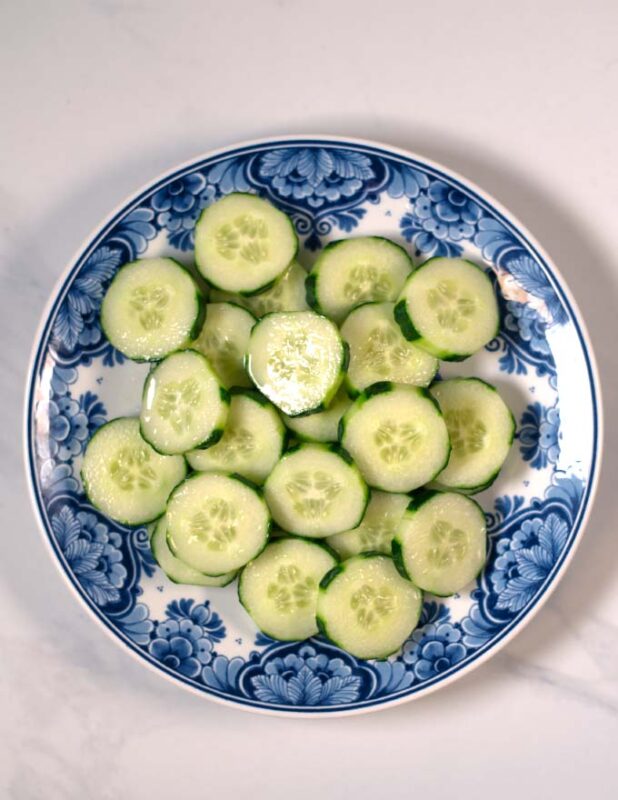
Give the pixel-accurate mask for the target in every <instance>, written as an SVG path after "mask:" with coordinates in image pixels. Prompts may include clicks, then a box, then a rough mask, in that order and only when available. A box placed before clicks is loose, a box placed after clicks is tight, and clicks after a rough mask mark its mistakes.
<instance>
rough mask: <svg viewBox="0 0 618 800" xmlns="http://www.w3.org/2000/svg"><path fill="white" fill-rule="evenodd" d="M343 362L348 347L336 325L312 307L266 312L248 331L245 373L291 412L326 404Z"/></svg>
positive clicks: (279, 404) (342, 367) (291, 413)
mask: <svg viewBox="0 0 618 800" xmlns="http://www.w3.org/2000/svg"><path fill="white" fill-rule="evenodd" d="M346 366H347V347H346V346H345V345H344V343H343V341H342V339H341V336H340V335H339V331H338V330H337V327H336V325H334V324H333V323H332V322H331V321H330V320H329V319H326V317H322V316H320V315H319V314H316V313H315V312H313V311H281V312H278V313H273V314H267V315H266V316H265V317H262V319H261V320H259V321H258V322H257V323H256V325H255V327H254V328H253V330H252V331H251V338H250V340H249V348H248V355H247V369H248V370H249V375H250V376H251V378H252V379H253V382H254V383H255V384H256V386H257V387H258V389H260V391H261V392H262V393H263V394H264V395H266V397H268V399H269V400H271V402H273V403H274V404H275V405H276V406H277V407H278V408H280V409H281V410H282V411H283V412H284V413H285V414H288V415H289V416H291V417H293V416H297V415H298V414H306V413H308V412H310V411H319V410H321V409H322V408H325V407H327V406H328V404H329V402H330V400H331V399H332V398H333V397H334V396H335V394H336V393H337V389H338V388H339V386H340V385H341V382H342V380H343V376H344V372H345V368H346Z"/></svg>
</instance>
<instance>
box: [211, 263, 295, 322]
mask: <svg viewBox="0 0 618 800" xmlns="http://www.w3.org/2000/svg"><path fill="white" fill-rule="evenodd" d="M306 277H307V273H306V272H305V270H304V269H303V268H302V267H301V265H300V264H299V263H298V262H297V261H293V262H292V264H290V266H289V267H288V268H287V269H286V271H285V272H284V273H283V275H282V276H281V277H280V278H278V279H277V282H276V283H275V285H274V286H273V287H272V288H271V289H267V290H266V291H265V292H260V294H256V295H254V296H253V297H244V296H243V295H239V294H230V293H229V292H222V291H220V290H219V289H213V290H212V292H211V293H210V299H211V300H212V301H213V302H222V301H227V302H231V303H238V304H239V305H241V306H243V307H244V308H246V309H248V310H249V311H250V312H251V313H252V314H254V315H255V316H256V317H263V316H264V314H270V313H271V312H272V311H307V310H308V308H309V307H308V306H307V301H306V300H305V279H306Z"/></svg>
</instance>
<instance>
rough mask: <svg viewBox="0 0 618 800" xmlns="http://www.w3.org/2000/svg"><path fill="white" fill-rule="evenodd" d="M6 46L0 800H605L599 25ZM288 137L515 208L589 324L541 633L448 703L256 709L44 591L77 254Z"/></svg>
mask: <svg viewBox="0 0 618 800" xmlns="http://www.w3.org/2000/svg"><path fill="white" fill-rule="evenodd" d="M0 42H1V44H2V46H1V48H0V83H1V85H2V93H1V94H2V98H3V101H4V108H5V115H4V118H3V123H2V127H1V129H0V163H1V165H2V169H1V170H0V220H1V225H2V234H1V236H0V264H1V275H0V281H1V290H0V304H1V309H0V337H1V341H2V342H3V345H4V346H3V348H2V352H1V354H0V371H1V373H0V374H1V381H2V384H1V385H2V392H1V394H0V403H1V408H2V414H3V419H4V421H5V424H4V425H3V426H2V429H1V430H0V443H1V444H0V452H2V459H1V462H0V464H1V470H2V473H1V480H0V487H1V502H2V518H3V523H4V525H3V528H4V533H3V537H4V542H5V545H4V547H3V551H2V558H1V559H0V608H1V609H2V626H1V627H0V653H1V655H0V708H1V709H2V710H1V713H0V730H1V734H2V747H1V748H0V797H3V798H4V797H6V798H12V799H13V798H14V799H15V800H38V798H44V800H56V798H59V799H60V798H62V799H64V798H68V799H69V800H73V798H76V799H77V798H79V799H80V800H82V799H83V798H95V799H96V800H108V799H109V800H112V799H113V800H115V799H116V798H123V800H124V798H131V800H138V799H139V798H148V799H149V800H150V799H151V798H159V797H161V798H164V797H170V796H175V797H181V796H183V794H184V795H186V796H196V795H197V796H198V797H202V796H209V797H226V798H227V797H230V798H235V797H239V796H242V795H243V794H244V793H246V794H248V795H251V796H252V797H256V798H262V797H264V798H266V797H268V798H269V799H270V798H272V800H277V799H278V798H288V797H295V798H310V797H314V796H319V795H320V794H321V795H323V796H326V797H329V798H343V797H348V796H354V797H360V798H365V797H367V798H369V797H371V796H374V794H375V795H376V796H381V797H390V798H400V797H401V798H404V797H406V798H407V797H410V796H421V795H423V794H427V795H428V796H430V797H431V798H433V799H435V800H441V798H450V797H453V796H458V797H464V798H467V797H475V796H481V795H487V794H490V795H491V796H496V797H499V798H501V800H510V799H511V798H518V800H519V798H521V797H524V796H526V797H532V798H537V797H538V798H541V797H546V796H552V797H553V796H555V797H563V798H575V797H578V796H580V795H581V794H582V793H586V794H592V795H593V796H594V797H595V799H596V800H600V799H601V798H610V797H616V796H618V777H617V773H616V766H615V753H614V748H615V746H616V745H615V743H616V741H617V740H618V623H617V620H618V544H617V543H618V537H617V536H616V519H618V493H617V492H616V491H615V489H613V483H614V481H615V476H616V474H617V472H618V434H617V430H618V428H617V426H616V425H615V424H613V421H614V420H615V419H616V417H617V416H618V380H617V378H616V374H617V372H618V370H617V369H616V367H618V363H617V361H616V356H615V352H616V351H615V341H616V334H617V333H618V330H617V326H616V313H615V307H616V303H617V302H618V259H617V256H616V254H617V253H618V225H617V224H616V217H617V213H618V188H617V187H618V150H617V148H616V130H617V128H618V106H617V104H616V97H618V46H617V42H618V6H617V5H616V3H615V2H613V1H612V0H588V2H587V3H586V4H585V6H584V7H582V6H581V5H580V4H579V3H575V2H564V0H541V2H539V0H535V2H531V1H530V0H520V1H519V2H518V3H506V2H504V3H496V2H493V0H479V1H478V2H476V3H467V4H466V3H459V2H455V1H454V0H451V1H450V2H446V1H445V0H438V1H437V2H434V3H427V4H425V3H423V4H421V3H414V2H409V0H407V1H406V2H386V3H382V4H377V5H375V4H373V3H369V2H364V0H357V1H356V2H348V1H347V0H346V1H344V2H333V0H330V1H329V2H327V1H326V0H313V2H301V1H299V2H294V1H293V0H262V2H260V3H249V2H240V0H227V2H226V3H219V2H212V1H211V0H201V1H200V0H191V1H189V0H181V1H180V2H178V3H174V4H172V3H169V2H161V0H156V2H149V3H146V2H138V0H135V1H134V2H122V0H91V2H80V1H79V0H58V2H56V3H53V4H52V3H40V2H36V0H21V2H20V3H3V4H2V5H1V7H0ZM303 132H304V133H307V132H323V133H335V134H347V135H351V136H359V137H364V138H372V139H376V140H382V141H384V142H388V143H391V144H394V145H398V146H401V147H408V148H410V149H413V150H415V151H417V152H419V153H422V154H424V155H426V156H428V157H430V158H433V159H436V160H438V161H441V162H442V163H444V164H446V165H447V166H449V167H451V168H454V169H455V170H457V171H459V172H461V173H462V174H464V175H465V176H467V177H468V178H470V179H472V180H473V181H475V182H476V183H478V184H480V185H481V186H482V187H484V188H485V189H486V190H487V191H489V192H490V193H492V194H493V195H494V196H495V197H496V198H498V199H499V200H500V201H501V202H502V203H503V204H504V205H506V206H507V207H508V208H509V209H511V210H512V211H513V212H514V213H515V214H516V215H517V216H518V217H519V218H520V219H521V220H522V221H523V222H524V223H525V224H526V225H527V226H528V227H529V228H530V229H531V230H532V232H533V233H534V234H535V235H536V237H537V238H538V239H539V240H540V241H541V242H542V243H543V244H544V246H545V247H546V248H547V249H548V250H549V252H550V253H551V254H552V256H553V258H554V259H555V261H556V262H557V264H558V266H559V267H560V269H561V270H562V272H563V274H564V275H565V277H566V279H567V280H568V282H569V284H570V286H571V288H572V290H573V292H574V295H575V297H576V298H577V301H578V302H579V304H580V307H581V310H582V312H583V314H584V316H585V318H586V320H587V322H588V325H589V328H590V334H591V337H592V341H593V343H594V345H595V348H596V354H597V358H598V361H599V366H600V372H601V378H602V382H603V388H604V394H605V413H606V419H607V421H608V424H607V434H606V442H605V449H606V459H605V465H604V466H605V468H604V473H603V477H602V481H601V486H600V492H599V495H598V499H597V503H596V506H595V508H594V511H593V514H592V518H591V520H590V523H589V526H588V531H587V533H586V535H585V537H584V539H583V542H582V544H581V547H580V549H579V551H578V553H577V556H576V558H575V560H574V562H573V564H572V566H571V567H570V569H569V570H568V572H567V574H566V576H565V578H564V580H563V581H562V583H561V585H560V586H559V587H558V589H557V590H556V592H555V593H554V595H553V596H552V597H551V599H550V601H549V602H548V604H547V605H546V606H545V608H544V609H543V611H542V612H541V613H540V614H539V615H538V617H537V618H536V619H534V620H533V622H531V624H530V625H529V626H528V627H527V628H526V629H525V630H524V631H523V632H522V633H521V634H520V635H519V636H518V637H517V638H516V639H515V640H514V641H513V642H512V643H510V644H509V645H508V646H507V647H506V648H505V649H504V650H503V651H502V652H501V653H500V654H498V655H497V656H496V657H495V658H494V659H492V660H491V661H490V662H489V663H487V664H486V665H484V666H482V667H481V668H479V669H478V670H476V671H475V672H473V673H472V674H470V675H468V676H466V677H465V678H463V679H461V680H460V681H458V682H456V683H455V684H454V685H452V686H450V687H448V688H446V689H443V690H441V691H440V692H438V693H436V694H434V695H431V696H428V697H426V698H424V699H421V700H418V701H416V702H413V703H409V704H407V705H403V706H400V707H397V708H394V709H391V710H387V711H384V712H382V713H380V714H378V715H375V714H373V715H365V716H360V717H353V718H344V719H320V720H291V719H277V718H267V717H263V716H256V715H250V714H247V713H242V712H240V711H236V710H233V709H229V708H225V707H221V706H218V705H215V704H212V703H208V702H207V701H205V700H200V699H198V698H196V697H194V696H193V695H191V694H189V693H186V692H183V691H181V690H180V689H178V688H177V687H175V686H173V685H171V684H169V683H167V682H166V681H163V680H161V679H160V678H159V677H157V676H156V675H154V674H152V673H150V672H149V671H148V670H145V669H143V667H141V666H140V665H139V664H138V663H137V662H136V661H134V660H133V659H131V658H129V657H128V656H127V655H126V654H125V653H124V652H122V650H121V649H119V648H118V647H116V646H115V645H114V644H113V643H112V642H111V641H110V640H109V639H108V638H106V637H105V636H104V635H103V634H102V632H101V630H100V629H99V628H98V627H97V626H95V625H93V624H92V622H91V619H90V618H89V617H88V616H87V614H86V612H85V611H84V610H83V609H82V608H81V607H80V606H79V605H78V603H77V602H76V600H75V598H74V597H73V596H72V595H71V594H69V592H68V591H67V589H66V588H65V586H64V585H63V582H62V580H61V578H60V576H59V573H58V572H57V571H56V569H55V567H54V565H53V564H52V562H51V560H50V558H49V556H48V553H47V551H46V549H45V548H44V546H43V544H42V542H41V538H40V534H39V532H38V530H37V528H36V523H35V520H34V515H33V513H32V511H31V509H30V505H29V499H28V496H27V492H26V486H25V479H24V477H23V475H22V466H21V433H20V424H21V423H20V417H21V407H22V402H23V387H24V382H25V372H26V367H27V361H28V353H29V349H30V345H31V341H32V336H33V332H34V330H35V326H36V323H37V320H38V318H39V316H40V314H41V311H42V308H43V305H44V303H45V301H46V299H47V297H48V295H49V293H50V291H51V289H52V286H53V285H54V282H55V281H56V279H57V278H58V276H59V274H60V272H61V271H62V269H63V268H64V266H65V264H66V263H67V261H68V260H69V258H70V257H71V255H72V254H73V252H74V251H75V250H76V249H77V247H78V246H79V244H80V242H81V240H82V239H83V238H84V237H85V236H86V235H87V234H88V232H89V231H90V230H91V229H92V228H93V227H94V226H95V225H96V224H97V223H98V222H99V221H100V220H101V219H102V217H104V216H105V215H107V214H108V212H109V211H110V210H111V209H112V208H113V207H114V206H115V205H116V204H117V203H118V202H120V201H121V200H122V199H123V197H124V196H125V195H127V194H128V193H130V192H132V191H134V190H135V189H136V188H137V187H139V186H140V185H141V184H142V183H144V182H145V181H147V180H149V179H150V178H152V177H153V176H154V175H156V174H157V173H158V172H160V171H161V170H163V169H165V168H168V167H170V166H173V165H174V164H175V163H178V162H180V161H183V160H185V159H188V158H190V157H192V156H194V155H196V154H198V153H200V152H203V151H206V150H209V149H210V148H213V147H217V146H221V145H225V144H227V143H232V142H235V141H239V140H243V139H248V138H253V137H258V136H266V135H270V134H280V133H303Z"/></svg>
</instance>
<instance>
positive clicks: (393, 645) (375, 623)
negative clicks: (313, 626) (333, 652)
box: [317, 553, 423, 658]
mask: <svg viewBox="0 0 618 800" xmlns="http://www.w3.org/2000/svg"><path fill="white" fill-rule="evenodd" d="M422 604H423V598H422V594H421V592H420V590H419V589H417V587H416V586H415V585H414V584H413V583H411V582H410V581H408V580H406V579H405V578H402V577H401V575H400V574H399V572H398V571H397V568H396V567H395V564H394V563H393V560H392V558H390V557H389V556H385V555H382V554H379V553H363V554H362V555H358V556H354V557H353V558H350V559H348V560H347V561H344V562H343V564H341V565H339V566H337V567H334V569H332V570H331V571H330V572H329V573H327V574H326V575H325V576H324V578H323V579H322V582H321V583H320V591H319V593H318V608H317V622H318V627H319V628H320V630H321V631H322V633H323V634H324V635H325V636H327V637H328V638H329V639H330V640H331V641H333V642H334V643H335V644H336V645H338V646H339V647H341V648H342V649H343V650H347V651H348V653H351V654H352V655H353V656H356V657H357V658H386V657H387V656H389V655H391V654H392V653H396V652H397V650H399V648H400V647H401V645H402V644H403V643H404V642H405V641H406V639H407V638H408V636H409V635H410V634H411V633H412V631H413V630H414V628H415V627H416V625H417V624H418V621H419V618H420V615H421V608H422Z"/></svg>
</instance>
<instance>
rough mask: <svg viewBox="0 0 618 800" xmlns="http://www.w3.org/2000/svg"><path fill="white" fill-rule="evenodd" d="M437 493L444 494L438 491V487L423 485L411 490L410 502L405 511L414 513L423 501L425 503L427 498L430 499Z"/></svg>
mask: <svg viewBox="0 0 618 800" xmlns="http://www.w3.org/2000/svg"><path fill="white" fill-rule="evenodd" d="M437 494H444V492H442V491H440V490H439V489H426V488H425V487H423V488H421V489H416V490H415V491H414V492H411V493H410V502H409V503H408V506H407V508H406V513H408V512H410V513H414V512H415V511H418V510H419V508H420V507H421V506H422V505H423V504H424V503H426V502H427V501H428V500H431V498H432V497H435V496H436V495H437Z"/></svg>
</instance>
